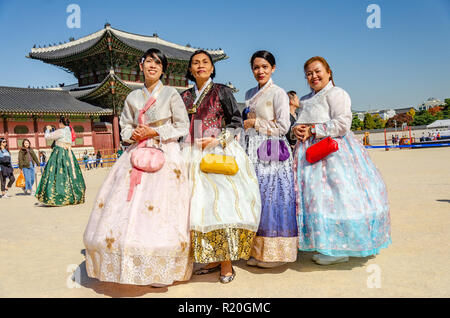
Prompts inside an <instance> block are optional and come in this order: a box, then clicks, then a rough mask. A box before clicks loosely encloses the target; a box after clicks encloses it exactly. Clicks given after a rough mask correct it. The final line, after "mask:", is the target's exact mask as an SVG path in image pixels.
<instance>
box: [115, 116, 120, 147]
mask: <svg viewBox="0 0 450 318" xmlns="http://www.w3.org/2000/svg"><path fill="white" fill-rule="evenodd" d="M113 145H114V150H117V149H119V147H120V136H119V117H118V116H117V115H113Z"/></svg>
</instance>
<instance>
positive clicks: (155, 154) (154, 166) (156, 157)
mask: <svg viewBox="0 0 450 318" xmlns="http://www.w3.org/2000/svg"><path fill="white" fill-rule="evenodd" d="M165 161H166V158H165V157H164V152H163V151H162V150H161V149H159V148H156V147H148V148H138V149H136V150H135V151H134V152H133V153H132V154H131V164H132V165H133V167H134V168H136V169H139V170H142V171H144V172H156V171H158V170H159V169H161V168H162V166H163V165H164V162H165Z"/></svg>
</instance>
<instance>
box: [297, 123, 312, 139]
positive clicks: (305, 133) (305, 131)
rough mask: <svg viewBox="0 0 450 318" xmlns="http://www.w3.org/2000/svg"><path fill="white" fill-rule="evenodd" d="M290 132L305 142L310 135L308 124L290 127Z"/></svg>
mask: <svg viewBox="0 0 450 318" xmlns="http://www.w3.org/2000/svg"><path fill="white" fill-rule="evenodd" d="M292 132H293V133H294V136H295V137H296V138H297V139H298V140H300V141H301V142H305V141H306V140H308V138H310V137H311V136H312V133H311V126H310V125H297V126H295V127H294V128H293V129H292Z"/></svg>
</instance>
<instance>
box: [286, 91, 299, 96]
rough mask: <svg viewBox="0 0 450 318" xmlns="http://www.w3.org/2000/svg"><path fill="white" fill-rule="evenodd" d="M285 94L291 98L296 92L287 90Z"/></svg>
mask: <svg viewBox="0 0 450 318" xmlns="http://www.w3.org/2000/svg"><path fill="white" fill-rule="evenodd" d="M287 94H288V96H289V98H292V97H294V95H297V92H296V91H289V92H287Z"/></svg>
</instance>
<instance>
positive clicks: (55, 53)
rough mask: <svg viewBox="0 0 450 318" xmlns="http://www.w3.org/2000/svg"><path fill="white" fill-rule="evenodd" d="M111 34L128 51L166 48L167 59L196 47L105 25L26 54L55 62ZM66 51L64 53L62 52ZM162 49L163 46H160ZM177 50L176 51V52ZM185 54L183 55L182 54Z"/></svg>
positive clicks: (217, 55)
mask: <svg viewBox="0 0 450 318" xmlns="http://www.w3.org/2000/svg"><path fill="white" fill-rule="evenodd" d="M109 33H110V34H111V35H112V36H113V37H114V38H115V39H117V40H118V41H120V43H121V44H122V45H124V46H126V47H128V48H129V50H130V51H134V52H136V53H139V54H142V53H143V52H144V51H145V50H146V49H147V48H150V47H151V46H152V44H153V45H156V46H162V47H165V48H167V49H166V50H167V51H168V53H167V55H168V58H169V59H175V60H182V61H186V60H189V57H188V56H190V55H191V54H192V53H193V52H195V51H196V50H198V48H193V47H187V46H182V45H178V44H175V43H172V42H169V41H165V40H163V39H161V38H159V37H150V36H144V35H138V34H133V33H129V32H125V31H121V30H116V29H113V28H111V27H109V26H108V27H106V28H105V29H102V30H100V31H98V32H95V33H93V34H90V35H88V36H86V37H83V38H80V39H78V40H75V41H71V42H68V43H64V44H60V45H55V46H50V47H46V48H32V49H31V52H30V53H29V54H28V55H27V56H26V57H28V58H31V59H36V60H41V61H43V62H46V63H51V64H57V65H58V62H59V63H60V62H61V60H65V59H70V57H75V56H76V55H80V54H84V53H88V52H89V50H91V49H92V48H93V47H95V46H96V45H97V44H98V43H99V42H100V41H101V40H102V39H103V38H104V37H105V36H106V35H107V34H109ZM63 50H65V51H67V52H66V53H64V52H62V51H63ZM162 50H163V51H164V48H162ZM206 51H208V52H209V53H210V54H211V56H212V57H213V60H214V61H221V60H225V59H227V58H228V56H227V55H226V54H225V52H224V51H223V50H206ZM177 52H178V53H177ZM182 55H185V56H182Z"/></svg>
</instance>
